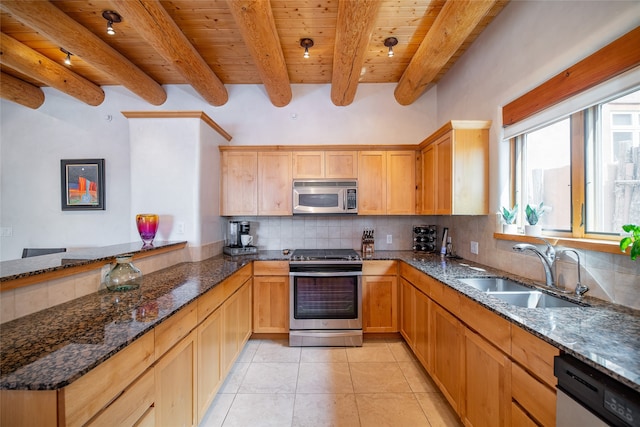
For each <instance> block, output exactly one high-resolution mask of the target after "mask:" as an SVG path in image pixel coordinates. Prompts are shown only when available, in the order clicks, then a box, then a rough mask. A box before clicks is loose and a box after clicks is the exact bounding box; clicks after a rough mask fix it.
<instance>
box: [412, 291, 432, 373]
mask: <svg viewBox="0 0 640 427" xmlns="http://www.w3.org/2000/svg"><path fill="white" fill-rule="evenodd" d="M414 300H415V302H414V310H415V315H414V316H413V317H414V319H415V320H414V323H415V334H414V336H415V343H414V352H415V354H416V357H417V358H418V360H420V362H421V363H422V366H424V367H425V369H426V370H427V371H429V372H431V354H430V349H431V345H430V344H431V332H430V330H429V325H430V319H429V313H430V312H431V300H430V299H429V297H427V296H426V295H425V294H423V293H422V292H420V291H419V290H417V289H415V288H414Z"/></svg>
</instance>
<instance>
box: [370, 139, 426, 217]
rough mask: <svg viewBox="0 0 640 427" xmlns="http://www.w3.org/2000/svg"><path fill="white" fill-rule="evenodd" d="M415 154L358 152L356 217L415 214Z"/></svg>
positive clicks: (413, 152) (407, 151) (405, 152)
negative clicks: (357, 215) (358, 215)
mask: <svg viewBox="0 0 640 427" xmlns="http://www.w3.org/2000/svg"><path fill="white" fill-rule="evenodd" d="M415 159H416V158H415V151H412V150H403V151H361V152H360V153H359V156H358V169H359V171H358V204H359V206H358V213H359V214H360V215H412V214H415V212H416V210H415V200H416V199H415V193H416V176H415Z"/></svg>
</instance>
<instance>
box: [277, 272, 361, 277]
mask: <svg viewBox="0 0 640 427" xmlns="http://www.w3.org/2000/svg"><path fill="white" fill-rule="evenodd" d="M289 276H295V277H348V276H362V271H341V272H330V271H326V272H318V271H316V272H310V271H305V272H298V271H291V272H289Z"/></svg>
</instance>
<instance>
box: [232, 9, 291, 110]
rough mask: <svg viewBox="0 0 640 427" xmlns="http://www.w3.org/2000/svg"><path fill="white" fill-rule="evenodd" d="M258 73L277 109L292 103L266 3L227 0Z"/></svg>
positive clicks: (276, 37)
mask: <svg viewBox="0 0 640 427" xmlns="http://www.w3.org/2000/svg"><path fill="white" fill-rule="evenodd" d="M227 3H228V4H229V9H230V10H231V14H232V15H233V18H234V20H235V22H236V24H237V25H238V28H239V29H240V34H241V35H242V39H243V40H244V43H245V45H246V46H247V49H249V52H250V53H251V57H252V58H253V61H254V62H255V65H256V67H257V68H258V74H259V75H260V79H261V80H262V83H263V84H264V87H265V90H266V91H267V94H268V95H269V99H270V100H271V103H272V104H273V105H275V106H276V107H284V106H285V105H287V104H289V102H291V97H292V92H291V84H290V82H289V73H288V71H287V64H286V63H285V61H284V54H283V53H282V46H281V45H280V38H279V37H278V31H277V30H276V23H275V20H274V18H273V12H272V11H271V2H270V1H269V0H227Z"/></svg>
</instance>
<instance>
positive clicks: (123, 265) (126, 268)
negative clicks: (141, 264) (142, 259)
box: [104, 254, 142, 291]
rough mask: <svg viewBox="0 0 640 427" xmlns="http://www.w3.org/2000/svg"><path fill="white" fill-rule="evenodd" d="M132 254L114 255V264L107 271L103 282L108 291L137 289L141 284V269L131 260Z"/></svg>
mask: <svg viewBox="0 0 640 427" xmlns="http://www.w3.org/2000/svg"><path fill="white" fill-rule="evenodd" d="M132 259H133V255H131V254H127V255H120V256H117V257H116V265H115V266H114V267H113V268H112V269H111V270H110V271H109V272H108V273H107V275H106V276H105V278H104V283H105V286H106V287H107V289H109V290H110V291H128V290H131V289H138V288H139V287H140V285H141V284H142V271H140V270H139V269H138V268H137V267H136V266H135V265H133V263H132V262H131V261H132Z"/></svg>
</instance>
